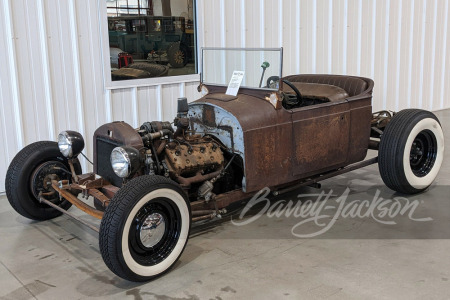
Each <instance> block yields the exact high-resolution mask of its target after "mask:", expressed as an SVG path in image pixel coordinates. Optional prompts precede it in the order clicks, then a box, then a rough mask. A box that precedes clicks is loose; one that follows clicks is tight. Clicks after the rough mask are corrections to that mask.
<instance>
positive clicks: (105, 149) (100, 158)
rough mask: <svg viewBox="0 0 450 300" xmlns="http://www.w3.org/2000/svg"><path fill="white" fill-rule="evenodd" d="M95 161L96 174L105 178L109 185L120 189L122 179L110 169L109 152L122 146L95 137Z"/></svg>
mask: <svg viewBox="0 0 450 300" xmlns="http://www.w3.org/2000/svg"><path fill="white" fill-rule="evenodd" d="M96 143H97V145H96V146H97V159H96V169H97V174H98V175H100V176H102V177H103V178H106V180H108V181H109V182H111V184H113V185H115V186H118V187H121V186H122V181H123V180H122V178H120V177H119V176H117V175H116V173H114V171H113V169H112V167H111V160H110V157H111V152H112V150H113V149H114V148H116V147H118V146H122V145H121V144H119V143H117V142H115V141H113V140H110V139H106V138H102V137H97V141H96Z"/></svg>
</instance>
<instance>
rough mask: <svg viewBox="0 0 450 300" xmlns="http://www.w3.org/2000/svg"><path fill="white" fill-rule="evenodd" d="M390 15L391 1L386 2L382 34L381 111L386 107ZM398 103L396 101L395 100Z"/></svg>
mask: <svg viewBox="0 0 450 300" xmlns="http://www.w3.org/2000/svg"><path fill="white" fill-rule="evenodd" d="M390 13H391V0H386V12H385V18H386V21H385V22H386V23H385V33H384V78H383V109H385V108H386V105H387V96H388V95H387V92H388V76H389V34H390V30H389V28H390V26H389V21H390V20H389V19H390ZM395 101H398V99H395Z"/></svg>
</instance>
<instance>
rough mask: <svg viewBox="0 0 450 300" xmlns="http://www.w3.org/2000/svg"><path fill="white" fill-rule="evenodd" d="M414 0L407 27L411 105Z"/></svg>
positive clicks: (409, 98)
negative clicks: (409, 29) (408, 29)
mask: <svg viewBox="0 0 450 300" xmlns="http://www.w3.org/2000/svg"><path fill="white" fill-rule="evenodd" d="M415 6H416V3H415V0H411V19H410V23H409V28H411V31H410V33H409V67H408V96H407V97H408V98H407V103H408V104H407V106H408V107H411V95H412V91H411V86H412V67H413V49H414V47H413V46H414V20H415V18H414V14H415Z"/></svg>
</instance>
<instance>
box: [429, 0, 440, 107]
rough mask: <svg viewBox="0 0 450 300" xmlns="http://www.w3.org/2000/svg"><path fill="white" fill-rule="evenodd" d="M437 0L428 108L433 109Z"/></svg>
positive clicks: (435, 4)
mask: <svg viewBox="0 0 450 300" xmlns="http://www.w3.org/2000/svg"><path fill="white" fill-rule="evenodd" d="M437 4H438V3H437V0H435V2H434V10H433V37H432V39H433V42H432V43H431V44H432V46H431V74H430V86H429V87H430V100H429V101H428V107H427V109H430V110H432V109H433V106H434V88H433V87H434V74H435V73H436V72H435V70H434V68H435V66H436V30H437V6H438V5H437Z"/></svg>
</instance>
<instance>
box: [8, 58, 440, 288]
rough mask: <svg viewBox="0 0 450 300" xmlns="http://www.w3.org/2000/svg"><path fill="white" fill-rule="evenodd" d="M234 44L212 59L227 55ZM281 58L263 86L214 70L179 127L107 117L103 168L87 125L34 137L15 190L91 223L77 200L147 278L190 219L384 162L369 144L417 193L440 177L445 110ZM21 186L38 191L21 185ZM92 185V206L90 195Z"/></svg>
mask: <svg viewBox="0 0 450 300" xmlns="http://www.w3.org/2000/svg"><path fill="white" fill-rule="evenodd" d="M210 50H212V51H214V50H216V49H210ZM218 50H220V51H222V50H223V51H225V50H226V49H218ZM231 50H232V51H237V55H238V56H237V59H242V61H246V64H248V61H251V57H250V58H249V57H248V56H244V55H242V54H240V53H239V51H240V50H242V51H245V49H231ZM250 51H258V49H252V50H250ZM269 51H273V49H269ZM278 51H280V49H278ZM280 53H281V51H280ZM226 55H228V52H227V53H226V54H225V53H219V56H217V57H213V58H214V60H217V58H221V59H223V61H224V63H225V62H226V60H225V59H224V57H226ZM243 57H244V58H245V59H243ZM260 57H262V54H260V53H258V56H257V58H258V59H259V58H260ZM272 60H273V56H272ZM205 61H206V60H204V62H205ZM233 61H234V60H233ZM279 64H280V68H279V71H280V72H279V73H278V72H277V70H278V68H273V69H272V70H275V73H273V72H272V74H265V71H266V69H267V68H268V66H269V63H268V62H264V63H263V64H262V65H261V67H262V68H263V72H262V76H261V81H259V79H256V80H253V81H254V82H256V85H257V82H260V84H259V86H251V84H249V82H250V81H251V80H252V78H249V79H248V80H247V82H246V84H247V86H244V87H241V88H240V89H239V92H238V94H237V95H232V94H231V95H229V94H227V93H226V91H227V86H225V85H223V84H212V83H211V82H210V81H214V80H218V78H219V77H220V76H216V75H215V74H213V76H212V77H208V76H205V75H204V74H203V76H202V78H203V80H202V82H201V84H200V86H199V88H198V90H199V92H201V93H202V94H203V96H202V97H201V98H200V99H198V100H196V101H193V102H191V103H189V104H188V103H187V99H185V98H181V99H179V100H178V113H177V116H176V117H175V119H174V122H173V124H174V125H175V127H176V129H174V127H173V126H172V124H171V123H170V122H167V121H153V122H145V123H143V124H142V126H140V127H139V128H133V127H132V126H130V125H129V124H127V123H125V122H113V123H109V124H105V125H103V126H101V127H99V128H98V129H97V130H96V131H95V133H94V138H93V145H94V161H93V165H94V172H93V173H85V174H82V172H81V170H80V169H81V168H80V165H79V162H78V158H77V155H78V154H80V153H81V151H82V149H83V147H84V140H83V138H82V136H81V135H80V134H79V133H76V132H72V131H66V132H63V133H62V134H60V137H59V144H58V145H56V143H54V142H38V143H36V144H32V145H30V146H28V147H27V148H25V149H24V150H22V151H21V152H19V154H18V155H17V157H16V158H15V160H13V162H12V163H11V166H10V168H9V170H8V175H7V182H6V187H7V195H8V199H9V201H10V202H11V204H12V205H13V207H14V208H15V209H16V210H17V211H18V212H19V213H21V214H22V215H24V216H26V217H28V218H32V219H39V220H43V219H50V218H52V217H55V216H57V215H58V214H60V213H65V214H68V215H70V216H71V217H73V218H75V219H77V220H78V221H80V222H83V223H86V222H84V221H83V220H82V219H80V218H78V217H76V216H74V215H72V214H71V213H70V212H68V211H67V208H68V207H70V205H71V204H73V205H75V206H77V207H78V208H80V209H81V210H83V211H85V212H86V213H88V214H90V215H92V216H94V217H96V218H98V219H101V220H102V222H101V226H100V229H98V228H96V227H94V226H92V225H90V224H87V225H88V226H89V227H91V228H92V229H94V230H96V231H99V232H100V249H101V252H102V256H103V258H104V260H105V262H106V264H107V265H108V267H109V268H110V269H111V270H112V271H113V272H114V273H116V274H117V275H119V276H121V277H123V278H126V279H129V280H135V281H142V280H148V279H151V278H153V277H154V276H157V275H160V274H162V273H164V272H165V271H167V270H168V269H169V268H170V266H172V265H173V264H174V263H175V261H176V260H177V258H178V257H179V256H180V255H181V253H182V251H183V248H184V246H185V244H186V241H187V238H188V233H189V229H190V224H191V222H198V221H204V220H209V219H214V218H216V217H219V216H220V215H221V214H223V213H224V212H225V208H226V207H227V206H228V205H230V204H231V203H233V202H237V201H241V200H243V199H245V198H249V197H251V196H252V195H254V194H255V193H257V192H258V191H260V190H261V189H263V188H265V187H269V188H270V189H271V190H272V192H273V194H275V195H278V194H281V193H284V192H287V191H291V190H294V189H296V188H298V187H300V186H306V185H315V184H316V185H317V183H318V182H319V181H322V180H324V179H326V178H330V177H333V176H336V175H339V174H343V173H345V172H349V171H352V170H355V169H357V168H361V167H364V166H367V165H370V164H374V163H377V162H378V161H379V158H378V157H375V158H372V159H367V160H364V159H365V157H366V155H367V152H368V150H369V149H374V150H379V152H380V154H379V157H380V173H381V175H382V177H383V180H384V181H385V182H386V184H387V185H388V186H389V187H390V188H392V189H394V190H397V191H399V192H403V193H415V192H420V191H423V190H424V189H426V188H427V187H428V186H429V185H430V184H431V182H432V181H433V180H434V178H435V176H436V174H437V171H438V170H439V167H440V165H441V163H442V157H443V135H442V130H441V129H440V125H439V122H438V120H437V119H436V117H435V116H434V115H432V114H431V113H429V112H425V111H418V110H406V111H403V112H400V113H398V116H397V115H393V114H392V113H390V112H388V111H382V112H377V113H374V114H372V105H371V102H372V90H373V87H374V83H373V81H372V80H371V79H368V78H362V77H355V76H340V75H291V76H286V77H283V78H280V77H281V76H277V75H281V62H279ZM258 67H259V65H258ZM227 74H228V73H227ZM274 74H275V75H274ZM228 75H229V74H228ZM228 75H227V76H228ZM268 75H272V76H270V77H269V79H267V84H266V86H265V87H261V84H262V81H263V79H264V78H267V77H265V76H268ZM214 76H215V77H214ZM249 77H250V75H249ZM211 78H213V79H211ZM223 78H226V76H223ZM406 124H411V125H406ZM407 126H410V127H407ZM58 146H59V150H60V152H59V151H58ZM34 152H36V153H38V154H39V155H38V157H33V155H32V153H34ZM61 154H62V155H61ZM22 185H26V186H27V187H28V190H27V189H25V190H20V189H18V188H19V187H20V186H22ZM79 195H82V196H83V197H79ZM89 196H92V198H93V205H90V204H89V203H88V202H87V201H86V199H88V198H89ZM48 206H50V207H51V209H53V210H49V209H50V208H49V207H48Z"/></svg>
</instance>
